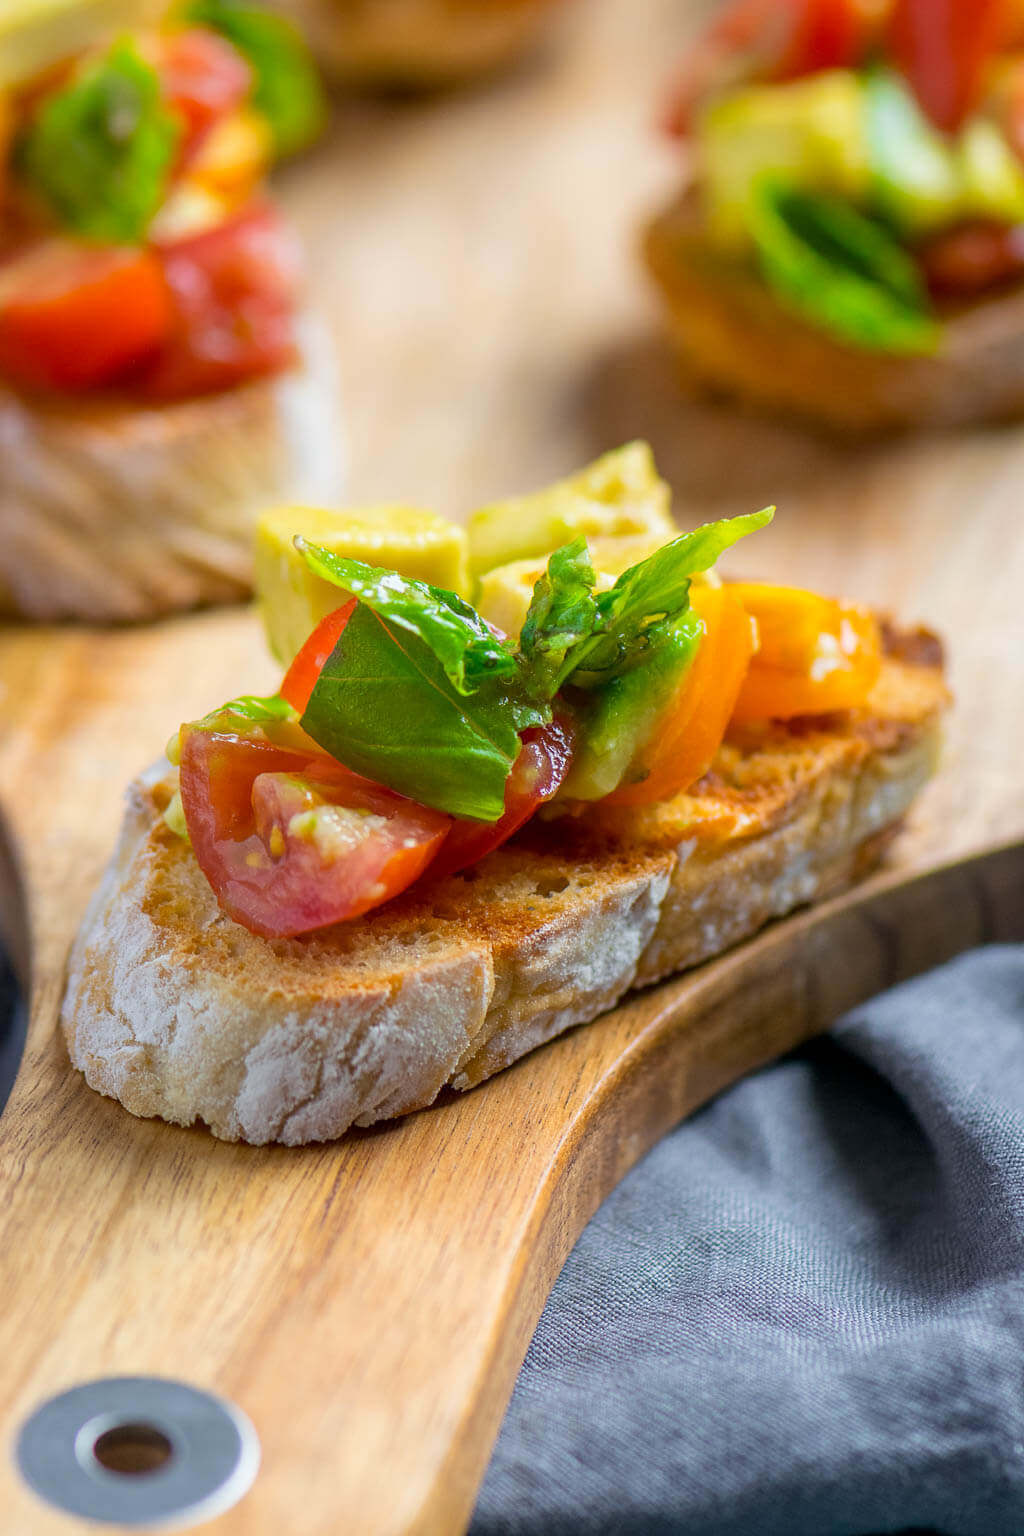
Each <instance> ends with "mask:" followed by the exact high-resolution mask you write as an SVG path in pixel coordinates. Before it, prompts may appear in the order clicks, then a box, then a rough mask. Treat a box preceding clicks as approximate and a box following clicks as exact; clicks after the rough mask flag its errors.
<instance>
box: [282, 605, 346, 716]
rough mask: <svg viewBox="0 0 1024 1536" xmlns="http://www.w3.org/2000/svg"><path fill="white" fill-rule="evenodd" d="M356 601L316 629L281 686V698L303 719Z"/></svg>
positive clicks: (325, 620) (343, 607)
mask: <svg viewBox="0 0 1024 1536" xmlns="http://www.w3.org/2000/svg"><path fill="white" fill-rule="evenodd" d="M355 606H356V600H355V598H354V597H353V598H350V599H349V601H348V602H347V603H345V604H343V606H342V607H341V608H335V610H334V612H333V613H329V614H328V615H327V617H326V618H325V619H321V620H320V623H319V624H318V625H317V627H316V629H314V631H313V633H312V634H311V635H310V637H309V639H308V640H307V641H306V643H305V645H304V646H303V647H302V650H301V651H300V652H299V654H298V655H297V656H296V658H295V660H294V661H293V662H292V664H291V666H290V667H289V668H288V671H287V672H286V673H285V675H284V682H283V683H282V684H281V697H282V699H286V700H287V701H288V703H289V704H290V705H291V706H292V708H293V709H297V710H298V712H299V714H300V715H301V714H302V712H303V710H304V709H305V707H306V705H307V704H308V703H309V698H310V694H311V693H312V692H313V688H314V686H315V685H316V680H317V678H318V677H319V676H320V673H321V672H322V671H323V669H324V666H325V664H326V662H327V658H328V657H329V656H330V654H331V652H332V651H333V650H334V647H335V646H336V645H337V643H338V641H339V640H340V639H341V633H342V630H343V629H344V628H345V625H346V624H347V623H348V621H349V619H350V618H351V617H352V614H353V612H354V611H355Z"/></svg>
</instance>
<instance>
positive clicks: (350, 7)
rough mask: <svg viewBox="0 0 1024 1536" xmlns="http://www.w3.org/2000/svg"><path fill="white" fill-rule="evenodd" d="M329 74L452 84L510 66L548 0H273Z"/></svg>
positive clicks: (377, 82) (540, 21)
mask: <svg viewBox="0 0 1024 1536" xmlns="http://www.w3.org/2000/svg"><path fill="white" fill-rule="evenodd" d="M274 3H275V4H276V5H278V7H279V8H281V9H283V10H285V11H286V12H287V13H288V14H289V15H292V16H294V17H295V18H296V19H297V20H298V21H299V22H300V24H301V25H302V27H303V30H304V31H305V33H306V35H307V37H308V38H309V40H310V42H311V44H312V47H313V49H314V51H315V53H316V54H317V57H318V58H319V59H320V62H321V63H322V64H323V66H324V68H325V69H326V70H327V71H328V73H329V74H331V75H333V76H334V77H336V78H338V79H343V80H351V81H356V82H363V83H365V84H371V85H399V86H410V87H424V86H436V85H447V84H454V83H457V82H458V81H461V80H468V79H471V78H472V77H473V76H474V75H483V74H488V73H490V71H491V70H495V69H500V68H501V67H502V66H503V65H505V64H508V63H510V62H511V61H512V60H513V59H515V58H516V57H517V56H518V55H519V54H521V53H522V52H524V51H525V50H526V49H527V48H528V47H529V46H530V44H531V43H532V42H533V41H534V39H535V38H536V36H537V34H538V33H539V31H540V28H541V26H542V25H543V22H544V19H545V17H546V16H547V15H548V14H550V12H551V10H552V0H274Z"/></svg>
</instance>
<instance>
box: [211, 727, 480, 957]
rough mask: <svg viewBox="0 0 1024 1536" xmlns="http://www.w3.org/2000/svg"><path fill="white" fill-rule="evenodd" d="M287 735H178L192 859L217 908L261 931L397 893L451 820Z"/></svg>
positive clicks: (295, 925)
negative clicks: (282, 741) (286, 741)
mask: <svg viewBox="0 0 1024 1536" xmlns="http://www.w3.org/2000/svg"><path fill="white" fill-rule="evenodd" d="M223 720H224V722H225V725H227V726H230V717H229V716H225V717H223ZM291 735H292V736H293V737H294V738H295V740H296V741H297V742H298V745H294V746H293V745H279V744H278V743H276V742H274V741H271V740H269V739H268V738H267V737H266V736H265V735H264V734H263V733H262V732H260V731H258V730H253V731H252V732H250V733H248V734H240V733H237V732H235V731H234V730H232V729H230V728H227V729H217V728H214V729H210V728H209V727H207V726H188V727H186V728H185V729H184V730H183V732H182V736H181V799H182V805H183V808H184V811H185V820H186V823H187V825H188V830H189V836H190V838H191V841H192V847H193V849H194V850H195V855H196V859H197V861H198V863H199V867H200V868H201V869H202V871H203V874H204V875H205V876H206V878H207V879H208V880H209V882H210V885H211V886H212V887H213V890H214V892H215V894H216V896H217V900H218V902H219V903H220V905H221V907H222V908H223V909H224V911H225V912H226V913H227V914H228V916H229V917H232V918H233V919H234V920H235V922H237V923H241V924H242V926H243V927H245V928H248V929H249V931H250V932H251V933H256V934H259V935H260V936H261V937H263V938H271V939H277V938H291V937H295V936H296V935H298V934H303V933H310V932H312V931H313V930H315V929H317V928H325V927H328V926H330V925H331V924H333V923H341V922H345V921H347V920H348V919H350V918H354V917H359V916H361V914H362V913H364V912H368V911H370V909H371V908H372V907H378V906H380V905H381V903H382V902H385V901H389V900H390V899H391V897H393V896H397V895H398V893H399V892H400V891H403V890H405V888H406V887H407V886H409V885H411V884H412V882H413V881H414V880H416V879H417V878H418V877H419V875H421V874H422V873H423V871H424V869H425V868H426V867H427V865H428V864H429V863H430V861H431V859H432V858H433V857H434V855H435V854H436V853H437V851H438V849H439V848H440V847H441V844H442V843H443V842H444V839H445V836H446V835H447V833H448V830H449V828H450V827H451V824H452V823H451V817H450V816H444V815H442V814H441V813H440V812H439V811H432V810H428V809H426V808H425V807H424V806H421V805H416V804H414V802H413V801H411V800H405V799H403V798H402V796H401V795H396V794H393V793H392V792H391V791H390V790H388V789H383V788H382V787H381V786H380V785H378V784H372V783H371V782H370V781H369V780H368V779H363V778H360V777H359V776H358V775H357V774H354V773H349V772H348V771H347V769H345V768H343V767H342V766H341V764H340V763H336V762H335V761H334V760H333V758H329V757H327V756H326V755H325V754H324V753H322V752H319V751H318V750H317V748H316V747H315V744H314V743H312V742H310V743H309V749H308V750H306V749H304V747H303V746H302V744H301V743H302V733H301V732H299V731H298V730H295V729H294V728H293V729H292V731H291ZM306 740H308V738H306Z"/></svg>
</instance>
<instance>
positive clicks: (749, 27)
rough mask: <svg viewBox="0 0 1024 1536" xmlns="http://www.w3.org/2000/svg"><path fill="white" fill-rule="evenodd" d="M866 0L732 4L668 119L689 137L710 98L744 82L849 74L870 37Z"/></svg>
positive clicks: (704, 43) (677, 93)
mask: <svg viewBox="0 0 1024 1536" xmlns="http://www.w3.org/2000/svg"><path fill="white" fill-rule="evenodd" d="M872 31H873V27H872V15H871V7H870V6H869V5H868V4H866V3H865V0H733V3H732V4H730V5H727V6H726V8H725V10H724V11H723V12H722V13H721V14H720V15H718V16H717V17H716V18H715V20H714V22H713V23H712V25H711V27H710V28H709V29H708V31H707V32H706V33H705V35H704V37H703V38H701V39H700V40H699V41H698V42H697V43H696V44H695V45H694V47H693V48H692V50H691V52H690V54H689V56H688V58H687V60H686V63H685V65H684V66H683V71H682V74H681V76H680V78H679V80H678V81H677V83H676V87H675V90H674V92H673V95H672V101H671V105H670V108H669V110H668V112H667V113H666V117H665V126H666V128H667V129H668V131H669V132H670V133H676V134H686V133H688V132H689V131H690V128H691V127H692V124H693V114H694V111H695V109H696V107H697V106H699V104H700V102H701V101H702V100H703V99H704V97H705V96H707V95H708V94H709V93H710V92H712V91H714V90H716V89H719V88H720V87H721V86H722V85H723V84H726V85H730V84H735V83H738V82H739V81H742V80H767V81H771V80H796V79H799V78H800V77H801V76H802V75H810V74H814V73H815V72H816V71H817V70H819V69H840V68H845V67H852V66H854V65H856V64H858V63H860V61H861V60H862V59H863V57H864V55H865V53H866V51H867V47H868V43H869V41H870V39H871V36H872Z"/></svg>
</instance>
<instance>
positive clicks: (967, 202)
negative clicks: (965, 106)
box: [867, 70, 1024, 236]
mask: <svg viewBox="0 0 1024 1536" xmlns="http://www.w3.org/2000/svg"><path fill="white" fill-rule="evenodd" d="M867 121H868V137H869V141H870V146H871V201H872V203H873V204H874V206H875V207H876V208H877V209H878V211H879V212H881V213H883V214H884V215H885V216H886V218H888V219H889V220H890V221H891V223H892V224H893V225H894V226H895V227H896V229H898V230H900V231H902V232H903V234H905V235H911V236H913V235H918V236H920V235H926V234H929V233H931V232H933V231H934V230H937V229H942V228H945V227H947V226H949V225H950V224H954V223H956V222H957V221H958V220H960V219H968V218H992V219H1005V220H1007V221H1008V222H1010V223H1015V222H1017V221H1018V220H1020V219H1022V218H1024V166H1022V165H1021V163H1020V160H1019V159H1018V157H1017V155H1016V154H1015V153H1014V151H1013V150H1012V149H1011V147H1010V145H1009V143H1008V142H1007V140H1006V138H1005V137H1004V135H1003V134H1002V133H1001V132H1000V130H999V128H998V127H997V126H996V124H995V123H992V122H989V121H987V120H986V119H984V118H980V117H975V118H972V119H971V120H970V121H969V122H968V123H967V124H966V125H965V127H964V128H963V130H962V131H961V133H960V134H959V135H958V136H957V137H956V138H947V137H946V135H945V134H942V133H940V132H939V131H938V129H936V128H934V127H933V126H932V124H931V123H930V122H929V121H928V119H927V118H926V117H925V115H924V113H923V112H922V111H921V109H920V107H919V106H918V104H917V102H916V101H915V99H914V96H913V94H912V93H911V91H910V90H909V89H908V87H907V86H906V85H905V84H904V82H903V81H902V80H901V79H900V78H899V76H898V75H895V74H893V73H891V72H890V71H888V70H876V71H874V72H873V73H872V74H871V75H869V76H868V79H867Z"/></svg>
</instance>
